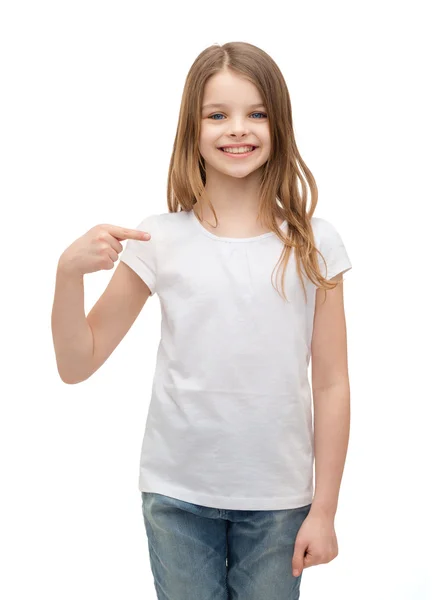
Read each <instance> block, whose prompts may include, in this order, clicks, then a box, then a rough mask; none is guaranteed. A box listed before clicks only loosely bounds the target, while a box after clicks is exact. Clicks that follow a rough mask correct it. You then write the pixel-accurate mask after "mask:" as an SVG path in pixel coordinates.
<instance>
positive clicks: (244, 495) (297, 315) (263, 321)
mask: <svg viewBox="0 0 445 600" xmlns="http://www.w3.org/2000/svg"><path fill="white" fill-rule="evenodd" d="M312 227H313V231H314V237H315V242H316V245H317V248H318V249H319V250H320V251H321V252H322V254H323V256H324V258H325V260H326V263H327V265H328V271H327V277H328V278H331V277H334V275H336V274H338V273H340V272H344V271H347V270H349V269H350V268H351V263H350V260H349V257H348V255H347V253H346V249H345V247H344V245H343V242H342V240H341V238H340V235H339V233H338V232H337V230H336V229H335V228H334V226H333V225H332V224H331V223H329V222H328V221H326V220H325V219H322V218H317V217H313V218H312ZM281 228H282V229H283V230H284V231H285V230H286V228H287V222H286V221H284V222H283V224H282V225H281ZM137 229H140V230H143V231H148V232H149V233H150V234H151V239H150V240H149V241H136V240H127V243H126V246H125V248H124V250H123V252H122V254H121V256H120V260H122V261H123V262H125V263H126V264H127V265H128V266H129V267H131V268H132V269H133V270H134V271H135V272H136V273H137V274H138V275H139V276H140V277H141V278H142V280H143V281H144V282H145V283H146V284H147V285H148V287H149V288H150V290H151V291H152V294H153V295H154V294H158V297H159V300H160V303H161V305H160V306H161V313H162V323H161V339H160V343H159V347H158V352H157V362H156V368H155V374H154V379H153V384H152V393H151V401H150V405H149V410H148V416H147V421H146V429H145V434H144V438H143V443H142V451H141V461H140V477H139V489H140V491H146V492H156V493H159V494H163V495H166V496H171V497H173V498H177V499H180V500H184V501H186V502H192V503H194V504H200V505H203V506H209V507H214V508H222V509H232V510H279V509H289V508H298V507H300V506H304V505H307V504H310V503H311V502H312V499H313V464H314V451H313V448H314V447H313V428H312V397H311V388H310V385H309V380H308V367H309V361H310V352H311V338H312V326H313V318H314V307H315V292H316V288H315V286H314V284H312V282H311V281H310V280H308V279H307V277H306V275H305V273H304V272H303V275H304V276H305V281H306V289H307V294H308V303H307V304H305V299H304V292H303V288H302V286H301V283H300V282H299V278H298V274H297V270H296V263H295V257H294V256H293V253H292V254H291V258H290V260H289V263H288V266H287V269H286V279H285V281H286V287H285V291H286V295H287V298H288V300H289V302H286V301H285V300H284V299H283V298H282V297H281V296H280V295H279V293H278V292H277V291H276V290H275V289H274V287H273V286H272V280H271V275H272V271H273V268H274V267H275V265H276V264H277V262H278V260H279V258H280V254H281V250H282V243H281V241H280V240H279V238H278V237H277V236H276V235H275V233H274V232H269V233H265V234H263V235H259V236H256V237H250V238H227V237H220V236H217V235H214V234H213V233H211V232H210V231H207V229H205V228H204V227H203V225H202V224H201V223H200V222H199V220H198V218H197V217H196V215H195V214H194V212H193V211H192V210H191V211H181V212H168V213H163V214H155V215H151V216H149V217H147V218H146V219H144V220H143V221H142V222H141V223H140V224H139V225H138V226H137ZM318 259H319V262H320V265H321V268H322V274H323V275H326V273H325V271H324V263H323V262H322V261H321V259H320V257H318ZM281 273H282V271H281V269H280V271H278V269H276V270H275V273H274V275H273V281H274V282H275V286H278V289H281V288H280V286H281ZM276 277H277V279H276Z"/></svg>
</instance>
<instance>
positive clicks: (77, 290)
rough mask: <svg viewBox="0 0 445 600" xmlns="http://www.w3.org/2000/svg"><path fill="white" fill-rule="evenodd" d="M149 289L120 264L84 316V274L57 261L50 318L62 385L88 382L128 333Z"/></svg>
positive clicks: (148, 293)
mask: <svg viewBox="0 0 445 600" xmlns="http://www.w3.org/2000/svg"><path fill="white" fill-rule="evenodd" d="M150 294H151V290H150V289H149V287H148V286H147V285H146V284H145V283H144V282H143V280H142V279H141V278H140V277H139V275H137V274H136V273H135V272H134V271H133V270H132V269H131V268H130V267H129V266H128V265H126V264H125V263H124V262H120V263H119V264H118V266H117V267H116V270H115V272H114V274H113V277H112V278H111V280H110V282H109V284H108V286H107V288H106V289H105V291H104V293H103V294H102V296H101V297H100V298H99V300H98V301H97V302H96V304H95V305H94V307H93V308H92V309H91V311H90V312H89V314H88V317H86V316H85V309H84V285H83V275H79V274H77V273H76V274H74V273H72V272H70V271H69V270H67V269H65V268H64V264H63V261H62V260H61V261H59V265H58V268H57V275H56V289H55V295H54V304H53V311H52V317H51V319H52V320H51V323H52V332H53V342H54V348H55V351H56V359H57V369H58V372H59V375H60V378H61V379H62V381H63V382H64V383H70V384H74V383H80V382H81V381H85V380H86V379H88V378H89V377H91V375H92V374H93V373H95V372H96V371H97V370H98V369H99V367H101V366H102V365H103V364H104V362H105V361H106V360H107V358H108V357H109V356H110V355H111V353H112V352H113V351H114V350H115V348H116V347H117V346H118V344H119V343H120V342H121V340H122V339H123V338H124V337H125V335H126V334H127V332H128V331H129V329H130V327H131V326H132V325H133V323H134V321H135V320H136V318H137V316H138V315H139V313H140V312H141V310H142V308H143V306H144V304H145V302H146V300H147V298H148V297H149V296H150Z"/></svg>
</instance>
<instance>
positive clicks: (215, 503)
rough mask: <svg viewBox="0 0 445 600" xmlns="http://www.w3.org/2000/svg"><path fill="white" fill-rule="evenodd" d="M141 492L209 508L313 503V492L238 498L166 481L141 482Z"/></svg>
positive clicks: (290, 506) (281, 507) (263, 507)
mask: <svg viewBox="0 0 445 600" xmlns="http://www.w3.org/2000/svg"><path fill="white" fill-rule="evenodd" d="M139 491H140V492H150V493H154V494H162V495H164V496H170V497H171V498H175V499H177V500H183V501H184V502H191V503H192V504H199V505H200V506H206V507H209V508H220V509H223V510H286V509H293V508H302V507H303V506H308V505H309V504H311V503H312V499H313V493H309V494H308V493H306V494H300V495H296V496H289V497H278V498H273V497H272V498H264V497H261V498H255V497H249V498H237V497H235V496H230V497H228V496H213V495H212V496H210V495H208V494H202V493H200V492H195V491H192V490H186V489H183V488H178V487H175V486H173V485H170V484H166V483H159V482H158V483H157V484H154V485H153V484H152V485H150V484H148V483H147V482H140V483H139Z"/></svg>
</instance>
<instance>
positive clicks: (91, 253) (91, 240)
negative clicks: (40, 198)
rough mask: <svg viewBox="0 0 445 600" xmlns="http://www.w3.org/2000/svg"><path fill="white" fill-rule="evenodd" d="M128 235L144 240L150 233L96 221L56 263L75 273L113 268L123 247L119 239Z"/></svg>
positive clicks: (66, 270) (65, 270)
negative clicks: (96, 223)
mask: <svg viewBox="0 0 445 600" xmlns="http://www.w3.org/2000/svg"><path fill="white" fill-rule="evenodd" d="M127 239H132V240H139V241H145V242H146V241H148V240H149V239H151V235H150V234H149V233H147V232H145V231H139V230H138V229H124V228H123V227H117V226H115V225H96V226H95V227H93V228H92V229H90V230H89V231H87V232H86V233H85V234H84V235H83V236H81V237H80V238H78V239H77V240H75V241H74V242H73V243H72V244H71V246H68V248H67V249H66V250H65V251H64V252H63V253H62V255H61V257H60V259H59V265H58V267H59V268H60V269H62V270H63V271H64V272H68V273H72V274H76V275H85V274H86V273H93V272H94V271H100V270H102V269H107V270H109V269H112V268H113V267H114V263H115V262H116V261H117V259H118V254H119V253H120V252H122V250H123V246H122V244H121V243H120V241H122V240H127Z"/></svg>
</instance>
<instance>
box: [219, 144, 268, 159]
mask: <svg viewBox="0 0 445 600" xmlns="http://www.w3.org/2000/svg"><path fill="white" fill-rule="evenodd" d="M246 145H248V144H246ZM227 147H228V146H224V148H227ZM229 147H230V146H229ZM232 147H235V148H236V147H237V146H232ZM257 148H258V146H253V150H250V151H249V152H242V153H240V152H238V153H237V154H235V153H234V152H224V150H223V149H222V148H218V150H219V151H220V152H222V153H223V154H224V156H228V157H229V158H244V157H245V156H252V154H254V153H255V150H257Z"/></svg>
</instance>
